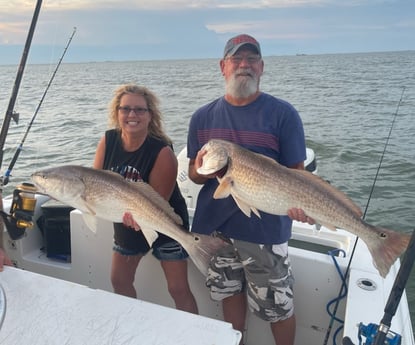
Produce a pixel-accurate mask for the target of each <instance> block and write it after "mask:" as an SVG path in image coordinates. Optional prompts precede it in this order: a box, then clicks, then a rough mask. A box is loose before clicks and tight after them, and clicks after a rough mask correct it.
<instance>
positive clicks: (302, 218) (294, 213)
mask: <svg viewBox="0 0 415 345" xmlns="http://www.w3.org/2000/svg"><path fill="white" fill-rule="evenodd" d="M287 215H288V217H290V218H291V219H292V220H296V221H299V222H303V223H308V224H310V225H314V224H315V223H316V221H315V220H314V219H313V218H311V217H308V216H307V215H306V214H305V213H304V211H303V210H302V209H300V208H292V209H290V210H288V212H287Z"/></svg>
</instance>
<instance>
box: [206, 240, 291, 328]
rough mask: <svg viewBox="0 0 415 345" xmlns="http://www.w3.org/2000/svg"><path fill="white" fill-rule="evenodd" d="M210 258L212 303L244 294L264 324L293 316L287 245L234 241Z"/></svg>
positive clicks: (209, 284)
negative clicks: (231, 244)
mask: <svg viewBox="0 0 415 345" xmlns="http://www.w3.org/2000/svg"><path fill="white" fill-rule="evenodd" d="M232 242H233V246H228V247H225V248H224V249H221V250H220V251H219V252H218V253H216V255H215V256H214V257H213V258H212V260H211V262H210V267H209V270H208V276H207V278H206V285H207V286H208V287H209V288H210V293H211V297H212V299H213V300H216V301H221V300H223V299H224V298H226V297H230V296H233V295H236V294H239V293H242V292H245V291H246V293H247V299H248V306H249V309H250V310H251V311H252V312H253V313H254V314H255V315H257V316H258V317H260V318H261V319H263V320H265V321H269V322H277V321H280V320H285V319H288V318H289V317H291V316H292V315H293V314H294V303H293V285H294V277H293V275H292V270H291V265H290V261H289V258H288V243H282V244H274V245H261V244H256V243H250V242H245V241H239V240H233V241H232Z"/></svg>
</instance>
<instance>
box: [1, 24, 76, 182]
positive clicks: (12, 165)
mask: <svg viewBox="0 0 415 345" xmlns="http://www.w3.org/2000/svg"><path fill="white" fill-rule="evenodd" d="M75 32H76V27H74V28H73V32H72V35H71V37H69V40H68V43H67V44H66V47H65V49H64V51H63V53H62V56H61V57H60V59H59V62H58V64H57V65H56V68H55V70H54V71H53V74H52V77H51V78H50V80H49V83H48V85H47V86H46V89H45V91H44V92H43V96H42V98H41V99H40V102H39V104H38V106H37V108H36V110H35V112H34V114H33V116H32V119H31V120H30V123H29V125H28V127H27V130H26V132H25V134H24V136H23V139H22V141H21V142H20V144H19V146H18V147H17V150H16V152H15V154H14V156H13V158H12V160H11V162H10V165H9V167H8V169H7V171H6V173H5V174H4V181H3V185H4V186H5V185H7V184H8V183H9V177H10V174H11V171H12V169H13V167H14V165H15V163H16V161H17V158H18V157H19V155H20V152H22V149H23V144H24V142H25V140H26V138H27V135H28V134H29V131H30V129H31V128H32V125H33V122H34V121H35V119H36V116H37V114H38V112H39V109H40V107H41V106H42V103H43V100H44V99H45V97H46V94H47V92H48V90H49V87H50V86H51V84H52V82H53V79H54V78H55V75H56V72H57V71H58V69H59V66H60V65H61V63H62V60H63V58H64V56H65V54H66V51H67V50H68V47H69V45H70V44H71V41H72V38H73V37H74V35H75Z"/></svg>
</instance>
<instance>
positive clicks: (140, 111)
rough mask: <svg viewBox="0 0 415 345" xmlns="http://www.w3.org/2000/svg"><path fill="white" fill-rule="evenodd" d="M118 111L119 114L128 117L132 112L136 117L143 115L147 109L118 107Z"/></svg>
mask: <svg viewBox="0 0 415 345" xmlns="http://www.w3.org/2000/svg"><path fill="white" fill-rule="evenodd" d="M117 109H118V111H120V112H121V114H123V115H129V114H130V113H131V112H132V111H133V112H134V113H135V114H136V115H144V114H145V113H146V112H147V111H148V109H147V108H140V107H136V108H130V107H122V106H119V107H118V108H117Z"/></svg>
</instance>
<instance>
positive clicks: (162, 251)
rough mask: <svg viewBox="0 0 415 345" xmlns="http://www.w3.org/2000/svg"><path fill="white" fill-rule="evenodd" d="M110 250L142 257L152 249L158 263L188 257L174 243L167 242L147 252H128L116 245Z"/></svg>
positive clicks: (178, 245)
mask: <svg viewBox="0 0 415 345" xmlns="http://www.w3.org/2000/svg"><path fill="white" fill-rule="evenodd" d="M112 249H113V250H114V251H115V252H117V253H119V254H121V255H125V256H136V255H142V256H144V255H146V254H147V253H148V252H149V251H150V250H151V249H152V254H153V256H154V257H155V258H156V259H158V260H160V261H176V260H185V259H187V258H188V257H189V254H187V252H186V251H185V250H184V248H183V247H182V246H181V245H180V244H179V243H178V242H176V241H171V242H167V243H164V244H162V245H159V246H153V248H150V249H149V250H147V251H143V250H130V249H127V248H123V247H121V246H120V245H118V244H116V243H114V246H113V247H112Z"/></svg>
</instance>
